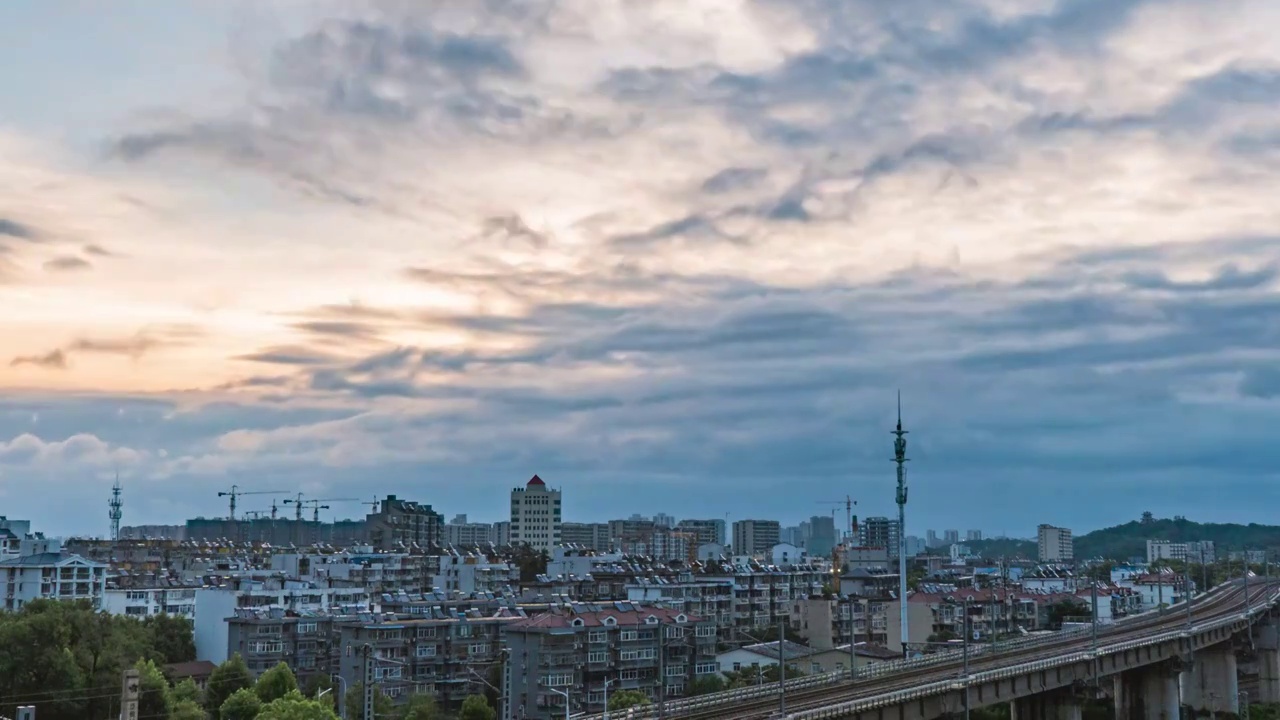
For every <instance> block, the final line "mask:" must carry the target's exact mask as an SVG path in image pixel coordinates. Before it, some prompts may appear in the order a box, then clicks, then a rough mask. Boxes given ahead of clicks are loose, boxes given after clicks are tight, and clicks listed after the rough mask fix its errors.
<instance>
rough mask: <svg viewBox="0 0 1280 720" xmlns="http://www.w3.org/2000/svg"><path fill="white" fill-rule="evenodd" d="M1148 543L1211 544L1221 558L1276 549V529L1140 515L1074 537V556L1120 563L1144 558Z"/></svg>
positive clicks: (1279, 542)
mask: <svg viewBox="0 0 1280 720" xmlns="http://www.w3.org/2000/svg"><path fill="white" fill-rule="evenodd" d="M1148 540H1168V541H1170V542H1191V541H1197V540H1211V541H1213V543H1214V545H1215V549H1216V551H1217V553H1218V555H1220V556H1221V555H1225V554H1226V553H1227V552H1228V551H1231V550H1244V549H1250V550H1267V549H1272V548H1280V527H1278V526H1275V525H1258V524H1256V523H1250V524H1248V525H1238V524H1235V523H1198V522H1192V521H1190V520H1188V519H1186V518H1184V517H1175V518H1172V519H1169V518H1156V517H1154V516H1153V515H1152V514H1151V513H1143V514H1142V518H1141V519H1139V520H1134V521H1132V522H1127V523H1125V524H1123V525H1116V526H1114V527H1109V528H1103V529H1102V530H1094V531H1093V532H1091V533H1088V534H1085V535H1081V536H1079V537H1077V538H1076V539H1075V553H1076V557H1077V558H1080V559H1082V560H1083V559H1086V558H1095V557H1101V558H1103V559H1107V560H1120V561H1124V560H1128V559H1129V558H1135V557H1146V555H1147V541H1148Z"/></svg>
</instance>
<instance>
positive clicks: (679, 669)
mask: <svg viewBox="0 0 1280 720" xmlns="http://www.w3.org/2000/svg"><path fill="white" fill-rule="evenodd" d="M683 674H684V666H683V665H668V666H667V677H674V676H676V675H683Z"/></svg>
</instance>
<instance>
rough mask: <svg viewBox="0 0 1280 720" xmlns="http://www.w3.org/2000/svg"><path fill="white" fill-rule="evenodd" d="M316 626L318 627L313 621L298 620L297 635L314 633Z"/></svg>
mask: <svg viewBox="0 0 1280 720" xmlns="http://www.w3.org/2000/svg"><path fill="white" fill-rule="evenodd" d="M318 627H319V626H318V625H317V624H316V623H313V622H300V623H298V634H299V635H311V634H313V633H315V631H316V629H317V628H318Z"/></svg>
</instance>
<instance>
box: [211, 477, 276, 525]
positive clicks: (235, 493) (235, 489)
mask: <svg viewBox="0 0 1280 720" xmlns="http://www.w3.org/2000/svg"><path fill="white" fill-rule="evenodd" d="M242 495H288V492H286V491H284V490H250V491H249V492H240V486H239V485H232V486H231V489H230V490H228V491H226V492H220V493H218V497H230V498H231V515H230V517H231V519H232V520H235V519H236V498H238V497H240V496H242Z"/></svg>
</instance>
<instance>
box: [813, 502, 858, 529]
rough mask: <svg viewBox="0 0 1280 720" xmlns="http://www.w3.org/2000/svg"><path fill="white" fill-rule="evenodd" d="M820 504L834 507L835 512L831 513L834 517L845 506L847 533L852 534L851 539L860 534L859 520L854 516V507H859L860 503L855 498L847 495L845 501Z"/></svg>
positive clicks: (820, 503) (845, 527)
mask: <svg viewBox="0 0 1280 720" xmlns="http://www.w3.org/2000/svg"><path fill="white" fill-rule="evenodd" d="M818 504H819V505H827V506H834V507H835V510H832V511H831V514H832V515H835V511H836V510H838V509H839V508H840V506H841V505H843V506H844V529H845V531H846V532H848V533H849V534H850V538H852V536H854V535H857V534H858V519H857V518H855V517H854V516H853V506H854V505H857V504H858V501H857V500H854V499H853V496H851V495H845V496H844V500H822V501H819V502H818Z"/></svg>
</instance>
